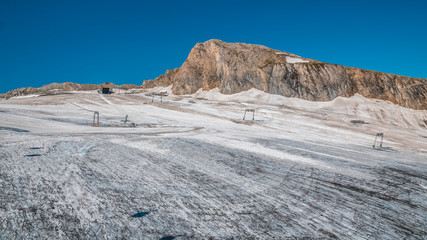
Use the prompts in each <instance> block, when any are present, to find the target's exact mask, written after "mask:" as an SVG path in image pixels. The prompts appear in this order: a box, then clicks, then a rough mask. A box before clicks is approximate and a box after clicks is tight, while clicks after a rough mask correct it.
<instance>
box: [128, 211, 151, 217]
mask: <svg viewBox="0 0 427 240" xmlns="http://www.w3.org/2000/svg"><path fill="white" fill-rule="evenodd" d="M149 213H150V212H140V213H137V214H134V215H132V217H133V218H140V217H143V216H145V215H148V214H149Z"/></svg>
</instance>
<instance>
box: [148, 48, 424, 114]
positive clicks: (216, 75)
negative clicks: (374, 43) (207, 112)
mask: <svg viewBox="0 0 427 240" xmlns="http://www.w3.org/2000/svg"><path fill="white" fill-rule="evenodd" d="M171 84H172V85H173V87H172V90H173V93H175V94H192V93H195V92H196V91H197V90H199V89H203V90H210V89H212V88H217V87H218V88H219V89H220V92H221V93H224V94H232V93H238V92H241V91H245V90H248V89H251V88H256V89H259V90H262V91H264V92H267V93H271V94H279V95H283V96H286V97H298V98H303V99H307V100H313V101H328V100H332V99H334V98H336V97H338V96H343V97H350V96H353V95H354V94H356V93H359V94H361V95H363V96H364V97H368V98H376V99H383V100H388V101H391V102H393V103H395V104H399V105H401V106H404V107H409V108H414V109H424V110H426V109H427V96H426V95H427V79H421V78H412V77H405V76H399V75H394V74H388V73H382V72H375V71H368V70H363V69H359V68H352V67H345V66H341V65H337V64H329V63H324V62H319V61H316V60H313V59H306V58H302V57H299V56H296V55H294V54H291V53H286V52H282V51H278V50H273V49H270V48H267V47H265V46H260V45H253V44H244V43H225V42H222V41H220V40H209V41H207V42H204V43H198V44H196V46H195V47H194V48H193V49H192V50H191V52H190V54H189V56H188V58H187V60H186V61H185V62H184V63H183V65H182V66H181V67H180V68H177V69H174V70H168V71H166V73H165V74H164V75H161V76H159V77H157V78H156V79H154V80H148V81H144V83H143V85H142V86H143V87H144V88H151V87H155V86H169V85H171Z"/></svg>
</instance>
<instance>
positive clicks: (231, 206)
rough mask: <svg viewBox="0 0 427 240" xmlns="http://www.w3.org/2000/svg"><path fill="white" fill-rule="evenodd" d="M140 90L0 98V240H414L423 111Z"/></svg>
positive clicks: (425, 144)
mask: <svg viewBox="0 0 427 240" xmlns="http://www.w3.org/2000/svg"><path fill="white" fill-rule="evenodd" d="M155 90H156V91H163V90H165V89H155ZM166 90H170V88H168V89H166ZM150 91H154V90H146V92H143V93H139V94H131V95H123V94H121V95H119V94H112V95H103V96H100V95H99V94H97V93H96V92H71V93H70V94H65V95H57V96H33V97H28V98H12V99H9V100H7V101H0V190H1V193H0V239H34V238H36V239H104V238H105V239H120V238H124V239H160V238H163V237H169V238H170V239H171V238H172V237H176V238H175V239H192V238H197V239H205V238H213V239H229V238H238V239H247V238H249V239H251V238H252V239H253V238H255V239H274V238H276V239H286V238H288V239H301V238H305V239H335V238H337V239H426V237H427V128H426V125H427V112H426V111H415V110H412V109H407V108H403V107H399V106H396V105H393V104H392V103H389V102H384V101H380V100H370V99H365V98H363V97H361V96H359V95H356V96H354V97H352V98H348V99H346V98H337V99H335V100H334V101H332V102H321V103H320V102H309V101H304V100H300V99H290V98H284V97H281V96H277V95H269V94H265V93H262V92H259V91H257V90H250V91H247V92H243V93H239V94H234V95H222V94H220V93H218V90H212V91H209V92H198V93H196V94H194V95H189V96H174V95H169V96H167V97H164V98H163V102H162V103H160V102H159V99H158V96H155V98H154V102H153V103H152V102H151V101H152V97H151V96H148V95H147V93H149V92H150ZM245 109H255V121H251V120H250V121H244V120H242V118H243V114H244V111H245ZM92 111H99V113H100V126H99V127H92V119H93V112H92ZM126 115H128V119H129V120H130V121H131V123H127V124H126V125H125V123H124V122H123V121H121V120H124V119H125V116H126ZM246 117H247V119H252V114H251V113H247V116H246ZM132 123H133V124H134V125H133V124H132ZM133 126H134V127H133ZM379 132H382V133H384V142H383V147H382V148H379V147H378V148H373V147H372V145H373V144H374V138H375V134H376V133H379ZM378 144H379V143H377V145H378Z"/></svg>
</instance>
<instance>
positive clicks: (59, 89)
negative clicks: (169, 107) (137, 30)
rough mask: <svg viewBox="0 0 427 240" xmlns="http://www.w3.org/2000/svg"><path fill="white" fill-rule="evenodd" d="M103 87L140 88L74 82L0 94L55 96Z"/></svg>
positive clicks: (127, 85) (3, 96)
mask: <svg viewBox="0 0 427 240" xmlns="http://www.w3.org/2000/svg"><path fill="white" fill-rule="evenodd" d="M101 86H103V87H109V88H113V89H114V88H121V89H130V88H138V87H139V86H136V85H134V84H125V85H120V86H118V85H115V84H113V83H103V84H100V85H97V84H79V83H72V82H65V83H51V84H48V85H44V86H42V87H39V88H33V87H24V88H18V89H14V90H12V91H9V92H7V93H5V94H0V98H6V99H8V98H11V97H16V96H25V95H30V94H38V95H55V94H63V93H64V92H67V91H89V90H96V89H99V88H100V87H101Z"/></svg>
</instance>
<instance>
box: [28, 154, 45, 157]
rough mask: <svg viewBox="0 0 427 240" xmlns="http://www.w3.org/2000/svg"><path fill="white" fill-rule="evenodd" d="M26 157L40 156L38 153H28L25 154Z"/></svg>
mask: <svg viewBox="0 0 427 240" xmlns="http://www.w3.org/2000/svg"><path fill="white" fill-rule="evenodd" d="M25 156H26V157H38V156H41V155H40V154H28V155H25Z"/></svg>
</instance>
